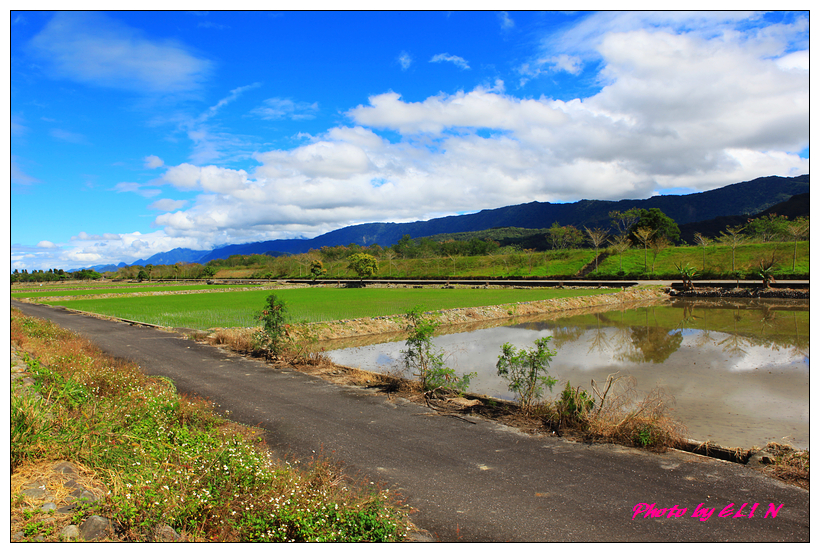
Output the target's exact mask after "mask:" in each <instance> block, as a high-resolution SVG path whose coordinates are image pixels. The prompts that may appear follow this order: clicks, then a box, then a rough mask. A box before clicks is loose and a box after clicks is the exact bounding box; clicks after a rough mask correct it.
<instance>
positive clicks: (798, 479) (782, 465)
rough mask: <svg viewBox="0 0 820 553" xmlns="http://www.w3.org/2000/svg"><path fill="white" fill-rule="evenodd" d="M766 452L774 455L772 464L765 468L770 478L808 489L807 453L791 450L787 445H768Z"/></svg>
mask: <svg viewBox="0 0 820 553" xmlns="http://www.w3.org/2000/svg"><path fill="white" fill-rule="evenodd" d="M765 449H767V450H769V451H771V452H772V453H773V454H774V457H775V462H774V464H772V465H770V466H768V467H766V472H768V473H770V474H771V475H772V476H775V477H776V478H779V479H780V480H784V481H786V482H789V483H790V484H794V485H796V486H800V487H801V488H804V489H806V490H808V489H809V452H808V451H801V450H797V449H794V448H792V447H791V446H789V445H784V444H778V443H774V442H772V443H769V444H767V445H766V448H765Z"/></svg>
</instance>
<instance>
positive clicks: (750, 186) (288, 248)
mask: <svg viewBox="0 0 820 553" xmlns="http://www.w3.org/2000/svg"><path fill="white" fill-rule="evenodd" d="M808 193H809V175H802V176H799V177H777V176H771V177H761V178H758V179H754V180H752V181H748V182H742V183H737V184H731V185H729V186H724V187H722V188H718V189H715V190H710V191H708V192H698V193H695V194H686V195H669V196H653V197H651V198H648V199H645V200H619V201H604V200H580V201H578V202H574V203H565V204H553V203H549V202H530V203H527V204H519V205H513V206H507V207H500V208H497V209H485V210H482V211H479V212H478V213H472V214H468V215H452V216H449V217H440V218H436V219H431V220H429V221H416V222H414V223H364V224H360V225H353V226H349V227H344V228H341V229H338V230H334V231H331V232H328V233H326V234H322V235H321V236H317V237H315V238H311V239H285V240H268V241H264V242H252V243H247V244H234V245H226V246H221V247H219V248H216V249H214V250H211V251H199V250H189V249H184V248H177V249H175V250H171V251H169V252H163V253H158V254H156V255H153V256H151V257H149V258H148V259H146V260H138V261H135V262H133V263H130V265H147V264H152V265H171V264H174V263H177V262H179V261H182V262H185V263H193V262H198V263H207V262H208V261H210V260H212V259H225V258H228V257H230V256H231V255H236V254H242V255H250V254H265V253H267V254H270V255H284V254H297V253H305V252H308V251H310V250H311V249H320V248H322V247H323V246H339V245H344V246H347V245H350V244H358V245H360V246H369V245H371V244H379V245H380V246H382V247H389V246H392V245H393V244H395V243H396V242H398V241H399V240H400V239H401V238H402V237H403V236H404V235H405V234H407V235H410V237H411V238H422V237H425V236H433V235H439V234H453V233H467V232H470V233H471V232H475V231H481V230H487V229H492V228H502V227H518V228H524V229H541V228H548V227H550V226H551V225H552V224H553V223H554V222H557V223H558V224H560V225H574V226H575V227H577V228H579V229H580V228H583V227H584V226H588V227H602V228H608V227H609V226H610V220H609V212H610V211H626V210H628V209H630V208H633V207H638V208H642V209H651V208H653V207H657V208H659V209H660V210H661V211H663V212H664V213H665V214H666V215H668V216H669V217H671V218H672V219H674V220H675V222H677V223H678V225H679V226H680V227H681V238H682V239H683V240H687V241H689V242H691V235H693V234H694V232H701V233H703V234H706V232H710V231H704V230H691V229H695V228H698V229H704V228H707V227H708V228H712V227H713V228H716V229H717V228H718V227H719V230H718V231H717V232H719V231H720V230H724V229H725V228H726V223H723V221H740V222H745V221H746V219H748V218H749V217H751V216H753V215H755V214H758V213H761V212H764V213H765V212H766V210H767V209H769V208H772V209H775V208H774V207H773V206H779V205H780V204H783V207H782V208H780V207H778V209H782V210H783V211H778V212H777V213H778V214H784V215H787V213H786V211H785V210H786V209H792V208H794V209H795V210H798V211H799V210H802V209H804V207H805V208H806V209H807V204H808V202H807V201H806V200H801V199H799V197H800V195H803V194H806V195H807V194H808ZM793 196H798V199H795V200H792V197H793ZM790 202H791V203H790ZM796 212H797V211H796ZM801 213H802V211H801ZM704 222H707V223H708V225H707V226H697V225H695V226H692V227H691V229H690V225H691V224H695V223H697V224H701V223H704ZM704 224H705V223H704ZM731 224H739V223H731ZM721 225H722V226H721ZM684 229H686V232H687V233H688V234H684ZM687 236H689V238H688V239H687ZM511 239H512V238H511ZM537 243H538V238H537V237H534V236H533V238H531V241H530V245H527V246H526V247H534V246H535V245H536V244H537Z"/></svg>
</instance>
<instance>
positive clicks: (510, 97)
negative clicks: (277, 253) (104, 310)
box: [9, 11, 809, 270]
mask: <svg viewBox="0 0 820 553" xmlns="http://www.w3.org/2000/svg"><path fill="white" fill-rule="evenodd" d="M10 20H11V25H10V37H9V38H10V40H9V43H10V58H9V59H10V62H9V63H10V68H9V69H10V70H9V74H10V105H11V109H10V119H11V121H10V123H11V134H10V141H11V142H10V154H11V155H10V196H11V225H10V227H11V239H10V243H11V255H10V259H11V269H12V270H13V269H24V268H25V269H29V270H31V269H41V268H42V269H48V268H64V269H72V268H77V267H83V266H91V265H98V264H104V263H112V262H113V263H116V262H119V261H125V262H131V261H134V260H136V259H139V258H147V257H149V256H151V255H153V254H155V253H158V252H162V251H167V250H170V249H173V248H177V247H182V248H192V249H210V248H213V247H216V246H219V245H222V244H226V243H241V242H252V241H259V240H270V239H274V238H293V237H313V236H316V235H318V234H322V233H324V232H328V231H330V230H333V229H336V228H340V227H343V226H348V225H352V224H356V223H363V222H374V221H393V222H405V221H415V220H423V219H428V218H432V217H436V216H442V215H448V214H453V213H465V212H473V211H478V210H481V209H488V208H495V207H500V206H504V205H512V204H518V203H525V202H530V201H533V200H537V201H550V202H571V201H577V200H580V199H584V198H587V199H604V200H616V199H622V198H646V197H649V196H651V195H653V194H668V193H690V192H696V191H704V190H709V189H713V188H716V187H720V186H725V185H727V184H732V183H735V182H741V181H744V180H750V179H753V178H756V177H760V176H767V175H782V176H795V175H800V174H805V173H808V172H809V160H808V151H809V150H808V145H809V71H808V69H809V64H808V49H809V44H808V43H809V24H808V13H806V12H799V13H793V12H775V13H756V12H751V13H746V12H727V13H721V12H683V13H678V12H634V11H630V12H574V13H563V12H531V11H527V12H516V11H510V12H493V11H481V12H464V11H455V12H322V11H314V12H247V11H244V12H186V11H178V12H177V11H175V12H147V11H146V12H69V13H54V12H22V11H19V12H18V11H12V12H11V15H10ZM549 223H550V222H545V224H546V226H548V224H549Z"/></svg>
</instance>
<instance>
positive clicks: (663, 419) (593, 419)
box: [583, 375, 687, 451]
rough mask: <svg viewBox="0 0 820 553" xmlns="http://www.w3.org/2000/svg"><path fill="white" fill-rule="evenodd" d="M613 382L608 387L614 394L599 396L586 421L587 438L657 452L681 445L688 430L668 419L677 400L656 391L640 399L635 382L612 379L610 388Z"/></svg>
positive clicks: (585, 433) (632, 380) (660, 391)
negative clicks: (671, 406)
mask: <svg viewBox="0 0 820 553" xmlns="http://www.w3.org/2000/svg"><path fill="white" fill-rule="evenodd" d="M610 382H611V383H612V384H613V386H612V387H610V386H609V385H608V386H607V389H608V391H609V392H610V393H608V394H603V395H604V398H603V399H601V398H600V395H599V400H598V407H597V408H595V409H593V410H592V411H591V412H589V413H587V414H586V416H585V417H584V430H583V433H584V435H585V436H586V437H588V438H590V439H592V440H596V441H606V442H612V443H619V444H623V445H631V446H638V447H643V448H646V449H652V450H655V451H664V450H666V449H667V448H670V447H676V446H677V445H678V444H680V443H681V441H682V440H683V438H684V436H685V435H686V434H687V430H686V428H685V427H684V426H683V425H682V424H680V423H678V422H676V421H674V420H673V419H672V418H671V417H669V415H668V408H669V406H670V405H672V404H673V403H674V398H672V397H671V396H669V395H668V394H667V393H666V392H664V391H663V390H662V389H661V388H655V389H653V390H651V391H650V392H649V393H648V394H647V395H646V396H645V397H643V398H642V399H638V398H637V392H636V390H635V380H634V378H619V377H613V375H611V376H610V377H609V379H608V384H609V383H610ZM593 388H595V385H594V383H593ZM595 389H596V390H597V388H595Z"/></svg>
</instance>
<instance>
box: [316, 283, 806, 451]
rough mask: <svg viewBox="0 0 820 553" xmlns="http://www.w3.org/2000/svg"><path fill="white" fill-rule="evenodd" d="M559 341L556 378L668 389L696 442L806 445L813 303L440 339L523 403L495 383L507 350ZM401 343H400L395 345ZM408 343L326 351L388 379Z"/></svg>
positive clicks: (583, 318) (663, 310) (465, 368)
mask: <svg viewBox="0 0 820 553" xmlns="http://www.w3.org/2000/svg"><path fill="white" fill-rule="evenodd" d="M545 336H550V337H551V341H550V347H551V348H552V349H557V350H558V353H557V355H556V356H555V357H554V358H553V360H552V363H551V365H550V374H551V375H552V376H554V377H555V378H557V379H558V381H559V383H558V384H557V385H556V386H555V388H554V390H553V394H552V395H553V396H554V395H555V394H557V393H558V392H559V391H560V389H561V388H563V386H564V385H565V384H566V382H567V381H569V382H571V383H572V384H573V385H575V386H577V385H581V386H583V387H585V388H589V387H590V381H591V380H592V379H594V380H595V381H596V382H597V383H599V384H600V383H603V382H604V381H605V380H606V377H607V375H608V374H612V373H616V372H619V373H620V374H622V375H631V376H633V377H634V378H635V379H636V380H637V390H638V392H639V393H642V394H645V393H646V392H648V391H649V390H651V389H652V388H654V387H656V386H660V387H662V388H663V389H664V391H665V392H666V393H667V394H669V395H671V396H673V397H674V398H675V403H674V405H673V411H672V415H673V417H674V418H675V419H677V420H678V421H680V422H682V423H683V424H685V425H686V426H687V428H688V429H689V435H690V437H691V438H692V439H695V440H700V441H705V440H711V441H712V442H715V443H718V444H720V445H722V446H725V447H744V448H747V447H752V446H764V445H765V444H766V443H767V442H769V441H777V442H780V443H789V444H791V445H793V446H795V447H800V448H808V447H809V302H808V301H783V300H729V301H727V300H720V299H714V300H704V299H700V300H678V301H675V302H673V303H672V304H665V305H664V306H650V307H639V308H635V309H626V310H613V311H605V312H598V313H591V314H590V313H587V314H582V315H575V316H569V317H565V318H561V319H555V318H552V319H551V320H548V321H547V320H544V321H538V320H530V321H528V322H527V323H522V324H517V325H511V326H499V327H495V328H485V329H479V330H474V331H471V332H462V333H456V334H447V335H441V336H437V337H436V338H435V344H436V346H437V347H438V348H441V349H443V350H444V351H446V352H447V361H448V366H450V367H452V368H454V369H456V371H458V372H477V373H478V376H477V377H476V378H475V379H473V381H472V383H471V386H470V390H471V391H473V392H476V393H482V394H487V395H491V396H494V397H498V398H501V399H514V398H513V395H512V394H511V393H510V392H509V391H508V390H507V387H506V383H505V382H504V381H503V380H502V379H501V378H499V377H498V376H497V375H496V370H495V363H496V361H497V359H498V355H499V353H500V350H501V345H502V344H504V343H505V342H510V343H511V344H513V345H515V346H516V347H518V348H521V347H532V345H533V342H534V341H535V340H536V339H538V338H542V337H545ZM393 339H394V340H395V337H393ZM404 347H405V346H404V342H403V341H393V342H389V343H381V344H372V345H367V346H362V347H351V348H345V349H338V350H333V351H329V352H328V353H329V355H330V357H331V359H332V360H333V361H334V362H336V363H340V364H343V365H348V366H353V367H359V368H362V369H366V370H372V371H380V372H388V371H390V370H395V369H397V368H398V367H400V365H401V350H402V349H404Z"/></svg>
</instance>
